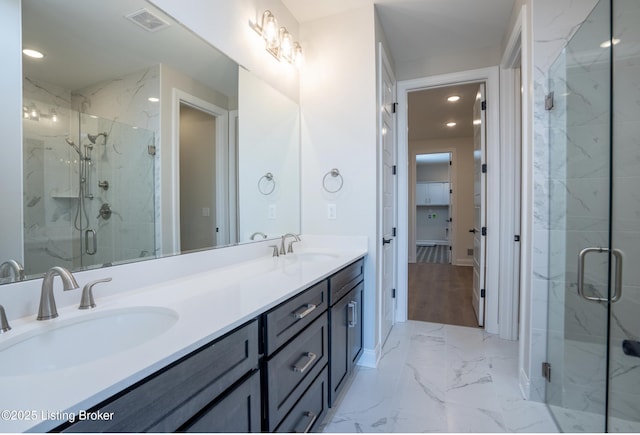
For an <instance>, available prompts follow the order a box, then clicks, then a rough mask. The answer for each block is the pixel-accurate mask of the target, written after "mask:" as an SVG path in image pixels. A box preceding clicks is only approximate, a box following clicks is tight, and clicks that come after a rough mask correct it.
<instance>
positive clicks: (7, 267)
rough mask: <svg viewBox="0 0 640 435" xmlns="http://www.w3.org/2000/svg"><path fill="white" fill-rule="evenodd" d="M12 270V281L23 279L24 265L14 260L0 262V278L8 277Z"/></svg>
mask: <svg viewBox="0 0 640 435" xmlns="http://www.w3.org/2000/svg"><path fill="white" fill-rule="evenodd" d="M9 271H13V276H14V281H24V267H22V264H20V263H19V262H18V261H16V260H7V261H5V262H4V263H2V264H0V278H8V277H9Z"/></svg>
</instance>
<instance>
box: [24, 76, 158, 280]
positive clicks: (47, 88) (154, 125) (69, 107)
mask: <svg viewBox="0 0 640 435" xmlns="http://www.w3.org/2000/svg"><path fill="white" fill-rule="evenodd" d="M159 92H160V85H159V66H154V67H151V68H149V69H146V70H143V71H139V72H136V73H133V74H130V75H128V76H126V77H121V78H118V79H115V80H111V81H109V82H104V83H98V84H96V85H93V86H91V87H88V88H85V89H82V90H79V91H78V90H74V91H72V90H69V89H63V88H60V87H58V86H55V85H52V84H49V83H45V82H42V81H36V80H33V79H30V78H28V77H26V78H25V79H24V89H23V98H24V105H25V106H26V107H29V108H30V107H31V106H34V107H37V109H38V110H39V111H40V113H41V115H40V118H39V120H33V119H26V118H25V119H24V121H23V125H24V193H23V197H24V216H25V222H24V226H25V271H26V273H27V274H37V273H42V272H43V271H45V270H47V269H48V268H50V267H51V266H54V265H62V266H65V267H69V268H74V267H76V268H77V267H79V266H80V265H81V258H80V257H81V252H80V238H79V235H80V233H79V231H78V230H76V229H75V228H74V226H75V225H74V223H75V221H76V214H77V208H78V199H77V197H78V185H79V177H80V174H79V163H78V162H79V156H78V154H77V152H76V151H75V150H74V149H73V148H72V147H71V146H70V145H68V144H67V143H66V142H65V139H66V138H70V139H71V140H73V142H74V143H75V144H77V145H78V146H79V148H80V149H82V152H83V153H84V152H85V151H86V149H85V147H84V146H85V145H90V144H91V142H90V141H89V139H88V137H87V134H96V133H101V132H106V133H107V134H108V139H107V141H106V145H105V142H104V137H103V136H100V137H98V139H97V140H96V144H94V145H93V149H92V150H91V151H89V152H90V154H91V156H92V162H91V164H90V166H89V180H88V188H87V189H88V190H87V193H91V194H93V199H89V198H87V199H85V208H86V212H87V217H88V219H89V225H88V227H89V228H93V229H95V230H96V231H97V238H98V251H97V252H96V254H95V255H93V256H87V255H85V256H84V260H83V263H82V264H83V265H85V266H86V265H92V264H104V263H115V262H120V261H124V260H131V259H136V258H140V257H144V256H149V255H154V254H155V249H156V248H155V247H156V234H155V231H156V229H155V207H154V204H155V201H156V198H155V195H156V192H155V191H156V189H155V188H154V186H155V179H156V177H158V174H157V173H156V172H157V171H156V165H155V161H154V160H155V157H154V156H152V155H149V153H148V148H147V147H148V146H149V145H155V141H156V139H157V138H158V137H159V108H158V104H157V103H152V102H150V101H148V98H149V97H157V96H158V94H159ZM78 110H80V111H84V113H83V114H82V115H80V114H79V113H78ZM52 111H55V114H56V121H55V122H54V120H53V118H52V116H51V114H52V113H53V112H52ZM105 180H107V181H109V189H108V190H104V189H102V188H99V187H98V182H99V181H105ZM104 203H108V204H109V205H110V206H111V208H112V210H113V214H112V216H111V218H110V219H109V220H104V219H102V218H96V216H98V212H99V210H100V207H101V206H102V204H104ZM83 227H84V228H86V227H87V223H86V220H85V222H84V223H83Z"/></svg>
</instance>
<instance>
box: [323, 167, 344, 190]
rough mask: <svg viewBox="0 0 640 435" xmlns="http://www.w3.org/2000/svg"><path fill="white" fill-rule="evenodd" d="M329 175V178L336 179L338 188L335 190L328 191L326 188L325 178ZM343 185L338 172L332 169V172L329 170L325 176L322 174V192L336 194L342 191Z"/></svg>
mask: <svg viewBox="0 0 640 435" xmlns="http://www.w3.org/2000/svg"><path fill="white" fill-rule="evenodd" d="M329 175H331V178H337V179H338V182H339V184H338V188H337V189H329V188H328V187H327V177H328V176H329ZM331 178H329V180H331ZM343 184H344V179H343V178H342V175H341V174H340V171H339V170H338V169H336V168H333V169H332V170H330V171H329V172H327V173H326V174H324V177H323V178H322V187H323V188H324V190H326V191H327V192H329V193H336V192H339V191H340V189H342V185H343Z"/></svg>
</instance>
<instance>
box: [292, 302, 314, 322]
mask: <svg viewBox="0 0 640 435" xmlns="http://www.w3.org/2000/svg"><path fill="white" fill-rule="evenodd" d="M316 308H317V306H316V305H314V304H307V305H305V306H303V307H302V308H298V311H294V312H293V317H295V318H296V319H298V320H300V319H304V318H305V317H307V315H308V314H309V313H311V312H312V311H313V310H315V309H316Z"/></svg>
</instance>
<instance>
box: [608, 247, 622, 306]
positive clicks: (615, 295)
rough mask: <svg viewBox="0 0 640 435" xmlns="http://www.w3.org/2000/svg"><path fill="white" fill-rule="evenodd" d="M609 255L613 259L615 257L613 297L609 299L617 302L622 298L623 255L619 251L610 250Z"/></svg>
mask: <svg viewBox="0 0 640 435" xmlns="http://www.w3.org/2000/svg"><path fill="white" fill-rule="evenodd" d="M611 253H612V254H613V256H614V257H616V275H615V279H616V285H615V287H614V289H615V290H614V293H613V297H612V298H611V302H618V301H619V300H620V298H621V297H622V264H623V263H622V261H623V257H624V255H623V253H622V251H621V250H619V249H612V250H611Z"/></svg>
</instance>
